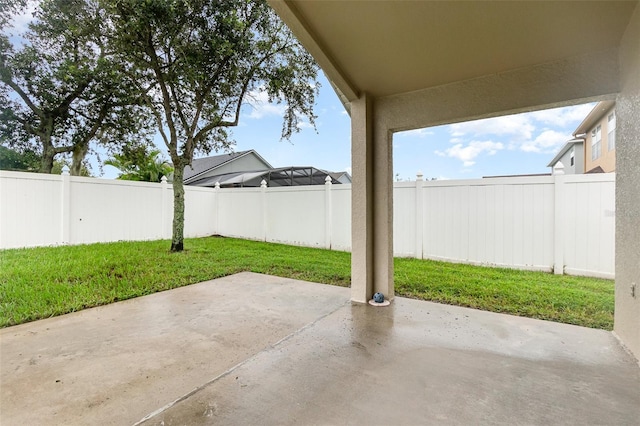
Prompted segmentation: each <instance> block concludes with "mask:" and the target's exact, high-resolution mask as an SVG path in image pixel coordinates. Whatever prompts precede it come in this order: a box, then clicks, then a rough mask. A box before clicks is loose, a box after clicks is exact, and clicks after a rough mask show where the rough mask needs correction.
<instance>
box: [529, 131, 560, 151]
mask: <svg viewBox="0 0 640 426" xmlns="http://www.w3.org/2000/svg"><path fill="white" fill-rule="evenodd" d="M567 140H569V135H567V134H566V133H562V132H558V131H556V130H545V131H544V132H542V133H540V134H539V135H538V136H537V137H536V138H535V139H533V140H529V141H525V142H523V143H522V144H521V145H520V149H521V150H522V151H524V152H536V153H546V154H554V153H556V152H557V151H558V150H559V149H560V148H561V147H562V145H564V144H565V142H566V141H567Z"/></svg>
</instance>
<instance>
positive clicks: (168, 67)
mask: <svg viewBox="0 0 640 426" xmlns="http://www.w3.org/2000/svg"><path fill="white" fill-rule="evenodd" d="M105 4H107V5H108V6H107V10H108V11H109V14H110V18H111V20H112V24H113V28H114V33H115V39H116V44H115V46H116V50H117V51H118V53H119V57H120V60H121V61H122V62H126V63H128V64H131V68H130V69H129V71H130V73H131V74H133V75H135V78H134V81H135V82H136V84H137V94H138V96H139V99H140V102H141V103H144V104H146V105H147V106H148V107H149V108H150V110H151V111H152V114H153V116H154V117H155V119H156V124H157V128H158V131H159V132H160V134H161V136H162V138H163V140H164V142H165V144H166V146H167V148H168V151H169V155H170V157H171V162H172V163H173V166H174V168H175V170H174V180H173V187H174V191H173V192H174V224H173V239H172V250H180V249H181V248H182V244H183V231H182V230H183V228H184V222H183V217H184V189H183V172H184V167H185V166H186V165H188V164H190V163H191V162H192V160H193V156H194V153H196V152H202V153H209V152H211V151H217V150H219V149H222V148H227V147H229V146H230V145H231V143H232V141H230V140H229V138H228V133H227V129H228V128H230V127H233V126H237V125H238V121H239V117H240V110H241V108H242V105H243V104H244V103H245V101H246V100H247V99H248V97H249V96H250V94H251V93H254V92H256V91H266V93H267V94H268V97H269V100H270V101H272V102H278V103H284V104H286V110H285V113H284V120H283V121H284V123H283V128H282V136H283V138H289V137H290V136H291V135H292V134H293V133H294V132H296V131H298V130H299V128H298V124H299V120H300V119H301V117H304V118H306V119H308V120H309V121H310V122H311V123H312V124H313V123H314V119H315V116H314V115H313V105H314V102H315V96H316V94H317V91H318V87H319V86H318V83H317V82H316V77H317V71H318V66H317V65H316V63H315V61H314V60H313V58H312V57H311V56H310V55H309V54H308V53H307V52H306V51H305V50H304V49H303V48H302V46H301V45H300V44H299V43H298V42H297V40H296V39H295V37H294V36H293V35H292V34H291V32H290V31H289V30H288V28H287V27H286V26H285V25H284V24H283V23H282V22H281V21H280V19H279V18H278V17H277V15H276V14H275V12H274V11H273V10H272V9H271V8H270V7H269V6H268V5H267V3H266V1H265V0H253V1H247V0H221V1H209V0H190V1H186V0H158V1H147V2H141V1H138V0H105Z"/></svg>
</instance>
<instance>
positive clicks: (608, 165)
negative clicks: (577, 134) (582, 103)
mask: <svg viewBox="0 0 640 426" xmlns="http://www.w3.org/2000/svg"><path fill="white" fill-rule="evenodd" d="M614 111H615V107H612V108H610V109H608V110H607V111H606V112H605V113H604V114H603V115H602V117H600V119H599V120H598V122H597V123H595V124H594V125H593V126H592V127H591V128H590V129H589V130H588V131H587V138H586V143H585V145H584V147H585V148H584V150H585V156H584V171H585V173H586V172H588V171H589V170H591V169H594V168H596V167H598V166H600V167H602V170H604V171H605V173H609V172H615V171H616V150H615V149H613V150H611V151H610V150H609V114H611V113H612V112H614ZM598 125H599V126H600V128H601V132H602V133H601V134H602V140H601V141H600V144H601V145H600V146H601V148H600V157H598V158H597V159H596V160H591V151H592V150H591V144H592V142H593V137H592V136H591V131H592V130H593V129H595V128H596V127H597V126H598ZM616 139H617V138H616Z"/></svg>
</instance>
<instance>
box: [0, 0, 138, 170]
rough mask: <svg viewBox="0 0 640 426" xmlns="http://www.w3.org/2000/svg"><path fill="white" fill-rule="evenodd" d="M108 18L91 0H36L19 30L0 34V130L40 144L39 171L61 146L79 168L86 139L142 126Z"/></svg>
mask: <svg viewBox="0 0 640 426" xmlns="http://www.w3.org/2000/svg"><path fill="white" fill-rule="evenodd" d="M18 6H19V5H18ZM18 6H16V7H14V8H12V10H13V11H14V12H15V11H18V10H20V7H18ZM108 24H109V23H108V19H106V16H105V12H104V10H103V9H102V8H101V7H100V5H99V4H98V3H97V2H96V1H94V0H42V1H40V2H39V3H38V7H37V8H36V12H35V14H34V19H33V20H32V21H31V23H30V24H29V27H28V30H27V31H26V32H25V33H24V34H21V35H20V36H19V37H14V38H11V39H10V38H9V37H7V36H6V35H4V34H3V35H1V36H0V97H1V98H2V104H1V105H0V133H1V135H0V136H2V139H3V140H4V141H6V142H7V143H9V144H11V146H12V147H15V148H18V149H19V150H34V151H38V152H40V153H41V166H40V171H41V172H43V173H50V172H51V169H52V167H53V164H54V159H55V157H56V156H58V155H60V154H65V153H66V154H69V155H71V157H72V160H73V161H72V165H71V174H80V171H81V168H82V162H83V160H84V158H85V156H86V155H87V153H88V151H89V144H90V143H91V142H92V141H100V142H102V143H106V144H109V143H122V142H123V141H125V142H126V140H127V138H128V137H129V136H130V135H131V134H132V133H137V132H138V131H139V129H144V128H145V115H144V111H145V110H143V109H141V108H139V107H137V106H136V105H135V101H134V100H131V99H130V98H129V97H128V95H129V93H130V90H128V85H129V84H130V81H129V80H128V78H127V77H126V74H125V73H124V68H125V64H123V63H119V62H117V61H116V57H115V56H114V55H113V52H112V49H111V47H110V45H109V40H110V29H109V28H110V27H109V25H108Z"/></svg>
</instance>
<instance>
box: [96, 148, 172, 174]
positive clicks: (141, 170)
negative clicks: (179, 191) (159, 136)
mask: <svg viewBox="0 0 640 426" xmlns="http://www.w3.org/2000/svg"><path fill="white" fill-rule="evenodd" d="M104 164H106V165H108V166H113V167H115V168H116V169H118V170H120V172H121V173H120V175H119V176H118V179H122V180H135V181H142V182H160V181H161V180H162V177H163V176H166V177H167V179H168V180H171V175H172V174H173V167H172V166H171V164H170V163H169V162H168V161H167V160H165V159H164V158H163V157H162V156H161V153H160V150H157V149H154V150H152V151H150V152H147V151H146V150H144V151H143V152H141V151H138V152H135V153H131V152H123V153H122V154H114V155H113V157H112V158H110V159H108V160H106V161H105V162H104Z"/></svg>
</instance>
